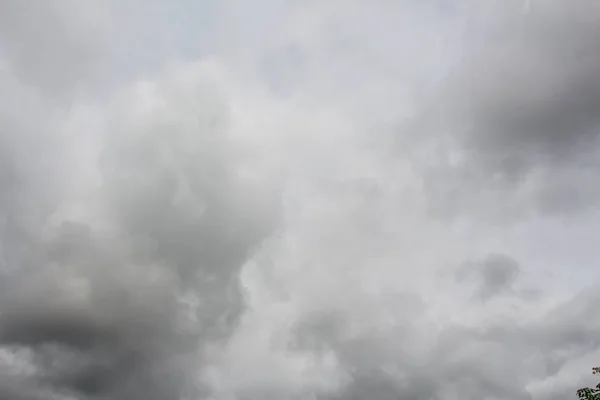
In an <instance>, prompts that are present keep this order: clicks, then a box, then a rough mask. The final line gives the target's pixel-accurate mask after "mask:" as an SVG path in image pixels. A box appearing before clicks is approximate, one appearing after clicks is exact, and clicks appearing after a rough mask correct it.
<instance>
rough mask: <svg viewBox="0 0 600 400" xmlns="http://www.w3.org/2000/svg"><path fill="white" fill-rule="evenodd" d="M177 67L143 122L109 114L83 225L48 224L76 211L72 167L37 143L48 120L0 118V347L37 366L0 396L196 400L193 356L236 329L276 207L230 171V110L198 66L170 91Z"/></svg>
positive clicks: (124, 113)
mask: <svg viewBox="0 0 600 400" xmlns="http://www.w3.org/2000/svg"><path fill="white" fill-rule="evenodd" d="M181 72H182V71H174V72H173V73H174V76H170V75H169V74H167V75H166V76H165V77H164V82H163V83H162V87H161V88H159V90H158V91H157V92H154V95H156V96H157V99H159V102H158V103H157V104H158V105H156V106H151V107H150V108H149V109H147V110H144V111H143V113H144V114H143V115H140V114H136V113H135V111H136V110H134V109H133V108H130V107H132V103H128V102H123V103H119V104H117V106H116V112H115V113H114V115H113V116H112V117H111V119H110V121H111V126H110V129H111V135H107V136H105V137H104V139H105V140H104V145H103V148H102V151H101V163H100V164H97V166H98V171H99V173H100V175H101V177H102V183H101V185H100V186H99V187H95V188H94V189H93V191H92V192H90V193H93V194H94V202H95V203H94V205H92V204H91V203H90V204H87V205H86V207H87V211H89V212H90V213H89V214H86V216H88V217H90V218H91V220H90V221H88V220H86V219H85V218H83V219H82V220H78V219H77V218H75V219H69V217H65V216H63V217H61V216H60V213H58V211H60V209H61V207H64V206H65V205H69V204H72V201H73V199H71V198H68V197H67V196H68V193H69V192H68V190H69V189H70V187H69V185H67V184H66V182H68V181H67V180H65V181H64V182H63V181H61V179H59V178H60V177H61V176H62V175H63V174H64V175H65V176H67V177H70V176H73V174H72V172H70V171H69V169H70V168H76V166H75V165H69V164H68V162H69V161H70V158H68V157H67V158H63V157H62V155H63V153H62V152H61V151H58V150H57V144H58V143H60V142H59V141H57V142H56V143H54V142H53V141H52V140H50V141H49V142H50V144H52V145H53V146H43V144H42V143H36V142H35V141H36V140H38V141H42V140H41V139H43V138H44V135H50V136H51V135H52V134H53V133H54V132H53V131H52V125H49V124H48V125H46V126H44V123H48V122H53V121H52V119H49V118H47V117H46V115H45V114H44V113H41V114H39V115H40V119H41V120H40V121H35V122H34V121H28V120H20V119H18V118H16V116H15V115H11V114H10V113H8V112H7V115H5V116H4V117H5V118H2V119H0V126H2V125H5V126H9V125H10V124H11V122H12V121H14V122H15V123H14V124H13V125H12V128H13V130H12V131H6V132H5V133H4V134H3V136H0V137H3V138H5V139H6V140H5V141H4V142H3V143H2V144H3V147H0V149H2V150H5V153H6V154H9V155H10V156H9V157H4V158H2V162H3V169H2V171H1V174H2V175H1V176H2V177H3V178H2V181H1V183H2V184H3V187H2V190H1V193H2V195H1V202H0V215H1V216H2V218H3V221H2V222H3V225H2V226H1V229H0V233H1V234H2V237H1V243H2V261H3V265H2V267H3V269H2V279H1V283H2V294H1V299H0V349H2V350H6V351H8V352H12V351H15V349H16V350H18V352H17V353H18V354H21V353H22V352H23V351H28V352H30V353H31V354H33V356H31V357H30V358H29V359H27V360H24V361H23V362H24V363H26V364H28V365H30V367H31V368H33V369H34V370H35V373H33V374H31V375H29V376H25V375H22V374H19V372H18V371H16V372H15V371H14V370H12V369H11V368H10V367H9V368H8V371H9V372H8V373H7V376H3V375H2V373H0V396H1V395H2V393H6V396H8V397H9V398H23V399H36V398H38V397H39V398H52V397H56V398H66V397H69V396H70V397H73V398H79V399H81V398H91V397H94V398H98V397H99V398H109V399H132V398H139V399H142V398H143V399H162V400H164V399H180V398H181V397H182V396H194V397H197V396H199V395H200V393H201V391H202V387H201V386H200V385H199V384H198V383H197V382H196V381H197V379H196V378H197V375H198V374H199V371H200V370H201V365H202V357H203V356H202V352H203V346H204V345H205V344H206V343H211V342H214V341H218V340H222V339H224V338H227V337H228V336H229V335H230V334H231V333H232V331H233V329H234V328H235V326H236V323H237V320H238V318H239V316H240V315H241V313H242V311H243V308H244V300H243V296H242V292H241V287H240V282H239V274H240V270H241V268H242V266H243V265H244V263H245V261H246V260H247V259H248V257H250V256H251V254H252V252H253V251H254V250H255V248H256V247H257V246H259V245H260V243H261V241H262V240H263V239H264V238H265V237H266V236H267V235H268V233H269V232H270V231H271V229H272V228H273V227H274V224H275V223H276V221H277V218H278V216H277V210H278V207H277V198H276V196H273V195H274V192H271V191H269V188H268V185H262V184H260V185H258V184H255V183H254V182H253V181H251V180H247V179H244V178H242V177H240V176H239V175H238V169H239V165H237V164H236V163H237V161H236V160H235V159H233V158H232V157H231V156H230V155H229V152H230V145H229V142H228V139H227V129H228V123H227V121H228V118H229V117H228V115H227V112H226V109H227V106H226V103H225V102H224V100H223V99H222V97H221V96H220V95H219V94H218V93H217V92H215V91H214V90H213V88H212V84H211V83H209V82H210V80H206V79H204V78H202V77H203V74H204V72H203V71H202V70H199V71H197V72H198V74H197V75H195V76H200V77H201V78H200V81H199V82H198V81H185V82H178V81H177V79H180V76H181V74H180V73H181ZM203 79H204V80H203ZM178 85H183V86H178ZM15 90H16V91H17V93H18V90H19V88H18V87H17V86H15ZM130 94H131V95H132V96H133V97H134V98H135V99H136V102H135V103H133V105H136V104H138V103H139V102H141V101H143V100H145V99H146V98H144V97H143V96H144V95H145V93H138V92H136V89H135V88H134V89H133V92H132V93H130ZM40 101H42V100H40ZM202 102H204V104H202ZM117 103H118V102H117ZM198 106H200V107H198ZM30 111H31V112H33V111H36V109H35V108H34V107H30ZM0 116H2V113H0ZM142 117H143V118H142ZM190 117H191V118H190ZM140 118H142V119H140ZM190 119H191V120H192V121H193V122H192V123H191V125H190V124H186V121H189V120H190ZM38 122H39V128H38V125H37V124H38ZM56 122H57V124H58V123H59V122H60V120H57V121H56ZM63 123H64V122H63ZM35 128H38V129H39V130H37V131H36V129H35ZM18 129H21V130H23V132H24V133H25V134H26V135H24V137H19V136H17V135H16V134H15V132H17V130H18ZM55 137H60V136H58V135H57V136H55ZM167 139H168V140H167ZM22 140H34V142H33V143H32V144H30V145H27V144H26V143H25V142H22ZM36 146H40V149H39V150H40V152H41V154H43V155H44V161H45V163H44V164H42V165H39V166H37V165H36V162H40V159H37V160H36V158H35V157H36V152H35V151H36V150H37V147H36ZM54 146H56V147H54ZM27 149H28V150H29V152H27V151H26V150H27ZM44 151H45V152H47V154H44ZM98 161H99V160H97V159H90V160H89V162H90V163H92V165H95V164H96V163H97V162H98ZM65 164H66V168H64V167H65ZM51 181H52V182H53V183H54V186H53V185H49V182H51ZM69 182H70V181H69ZM75 182H77V181H75ZM263 189H266V190H263ZM44 196H45V197H44ZM65 200H66V201H65ZM96 206H97V209H96V208H94V207H96ZM96 212H97V213H98V215H94V213H96ZM98 216H99V217H100V221H101V223H96V222H93V221H97V219H96V218H97V217H98ZM53 221H55V222H53ZM107 227H108V228H107ZM18 357H21V356H18ZM21 358H22V357H21ZM13 374H16V376H17V377H18V379H17V378H14V379H13V378H12V376H13Z"/></svg>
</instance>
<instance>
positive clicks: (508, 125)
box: [409, 0, 600, 218]
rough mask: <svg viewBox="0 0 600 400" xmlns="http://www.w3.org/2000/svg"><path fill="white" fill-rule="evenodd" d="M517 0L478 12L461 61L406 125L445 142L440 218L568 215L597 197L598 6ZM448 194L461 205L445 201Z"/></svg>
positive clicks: (433, 166) (434, 180)
mask: <svg viewBox="0 0 600 400" xmlns="http://www.w3.org/2000/svg"><path fill="white" fill-rule="evenodd" d="M517 3H518V2H506V4H502V5H501V4H500V3H499V2H494V3H490V5H489V7H488V8H486V7H481V8H480V9H479V12H478V13H476V12H474V13H472V18H473V20H474V21H476V23H472V24H471V28H470V29H469V30H467V33H468V34H469V35H471V37H470V38H468V39H467V42H466V43H467V45H466V46H465V48H466V50H465V51H464V53H465V54H464V55H463V57H462V59H461V62H460V63H459V65H458V66H457V67H456V68H455V69H454V71H453V72H452V73H451V74H450V75H449V77H448V80H447V81H446V84H445V89H443V90H441V91H437V93H436V95H435V96H436V97H437V98H436V100H434V101H433V103H435V105H433V106H431V107H430V108H429V109H428V111H427V112H426V113H425V116H424V117H423V118H422V119H423V121H421V122H419V123H417V124H416V125H413V126H411V128H410V129H409V130H410V131H411V132H413V133H414V134H418V135H420V136H425V137H427V135H428V134H429V135H432V136H431V137H432V138H433V137H437V138H444V141H445V144H441V143H440V142H437V143H438V144H437V146H438V149H437V152H438V153H437V154H438V157H437V160H435V161H433V160H428V161H427V163H428V164H429V166H428V168H427V172H426V174H427V175H428V176H430V179H428V183H427V185H428V190H430V191H431V196H432V197H433V198H434V200H432V204H433V207H434V210H435V211H436V212H440V213H441V214H444V215H451V214H455V213H459V212H463V211H465V210H477V209H478V208H482V209H483V210H482V213H488V214H489V213H490V211H491V209H493V208H495V209H496V211H495V213H496V214H498V211H500V214H501V215H503V216H508V215H513V216H516V217H517V218H518V217H519V215H515V214H518V213H519V210H520V212H525V214H528V213H530V212H531V211H532V210H533V212H534V213H535V212H542V213H551V214H563V213H572V212H577V211H581V210H585V209H590V208H591V207H595V204H596V203H597V200H598V198H599V197H598V195H599V193H598V192H597V191H596V190H593V189H592V188H593V187H595V186H594V185H592V179H589V178H588V176H590V175H593V176H596V175H597V173H598V168H599V165H598V162H597V159H598V152H599V149H600V142H599V140H600V136H599V133H600V120H599V118H598V115H597V109H598V105H599V104H600V100H599V99H600V86H599V85H598V82H597V81H598V80H597V76H598V74H599V73H600V57H598V56H597V52H595V51H594V48H595V44H596V43H597V41H598V39H599V38H600V28H599V25H598V20H599V19H600V9H599V8H598V5H597V4H596V3H594V2H592V1H581V2H577V3H576V4H575V3H572V2H568V1H563V0H552V1H548V2H531V5H530V7H529V8H527V9H524V8H523V7H522V4H517ZM423 131H428V132H429V133H425V134H424V132H423ZM432 132H435V133H432ZM420 143H421V144H420V145H422V144H423V142H422V141H421V142H420ZM420 162H421V163H422V161H420ZM565 171H568V172H569V177H568V178H566V177H564V175H565ZM439 175H443V177H440V176H439ZM576 175H580V176H576ZM507 190H509V191H513V192H514V193H515V194H516V195H517V197H516V199H515V196H511V195H506V194H503V193H501V192H503V191H504V192H505V191H507ZM521 190H523V191H526V192H527V194H526V197H527V199H526V200H521V199H519V198H518V194H519V191H521ZM442 193H443V194H446V195H449V197H451V198H454V199H455V202H456V204H453V203H452V202H450V203H448V204H442V203H439V204H438V202H437V201H436V200H435V198H436V197H439V196H440V194H442ZM488 196H489V197H488ZM468 197H472V198H471V199H469V198H468ZM525 202H526V203H525Z"/></svg>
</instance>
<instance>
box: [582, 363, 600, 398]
mask: <svg viewBox="0 0 600 400" xmlns="http://www.w3.org/2000/svg"><path fill="white" fill-rule="evenodd" d="M592 373H593V374H594V375H596V374H600V367H595V368H592ZM577 396H578V397H579V399H580V400H600V383H599V384H598V385H596V388H594V389H592V388H581V389H579V390H578V391H577Z"/></svg>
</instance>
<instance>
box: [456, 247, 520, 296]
mask: <svg viewBox="0 0 600 400" xmlns="http://www.w3.org/2000/svg"><path fill="white" fill-rule="evenodd" d="M520 269H521V268H520V266H519V264H518V263H517V262H516V261H515V260H513V259H512V258H510V257H508V256H506V255H503V254H490V255H489V256H487V257H486V258H485V259H483V260H481V261H476V262H470V263H467V264H465V265H464V266H462V267H461V268H460V269H459V270H458V271H457V278H458V279H459V281H464V280H475V282H476V284H477V286H478V287H477V289H476V290H477V296H478V297H480V298H481V299H483V300H488V299H490V298H492V297H494V296H496V295H499V294H502V293H511V292H513V291H514V288H513V284H514V283H515V281H516V279H517V277H518V275H519V272H520Z"/></svg>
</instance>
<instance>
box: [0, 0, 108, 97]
mask: <svg viewBox="0 0 600 400" xmlns="http://www.w3.org/2000/svg"><path fill="white" fill-rule="evenodd" d="M105 5H106V3H105ZM107 17H108V8H107V7H106V6H102V4H101V3H98V2H93V1H83V2H77V1H71V0H60V1H58V2H53V3H52V4H50V3H37V2H32V1H27V0H26V1H12V0H9V1H4V2H2V5H1V6H0V54H2V55H3V56H5V57H7V58H8V60H10V64H9V67H10V68H11V69H12V70H13V72H14V73H15V74H16V75H17V76H18V77H19V78H20V79H22V80H23V81H24V82H26V83H27V84H28V85H31V86H32V87H35V88H36V89H41V90H42V91H45V92H47V93H49V94H51V95H52V96H53V97H55V98H56V96H60V97H63V96H64V95H65V94H71V93H72V92H73V91H74V90H77V89H80V88H81V87H85V86H89V85H88V84H89V83H90V82H92V81H93V80H94V79H95V74H97V73H99V72H100V71H101V69H102V67H103V66H104V67H105V65H106V64H105V63H104V62H103V61H104V60H105V59H106V55H107V48H106V47H105V46H106V45H107V40H106V39H107V38H108V35H107V33H108V25H107V19H106V18H107ZM68 98H70V96H69V97H68Z"/></svg>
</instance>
